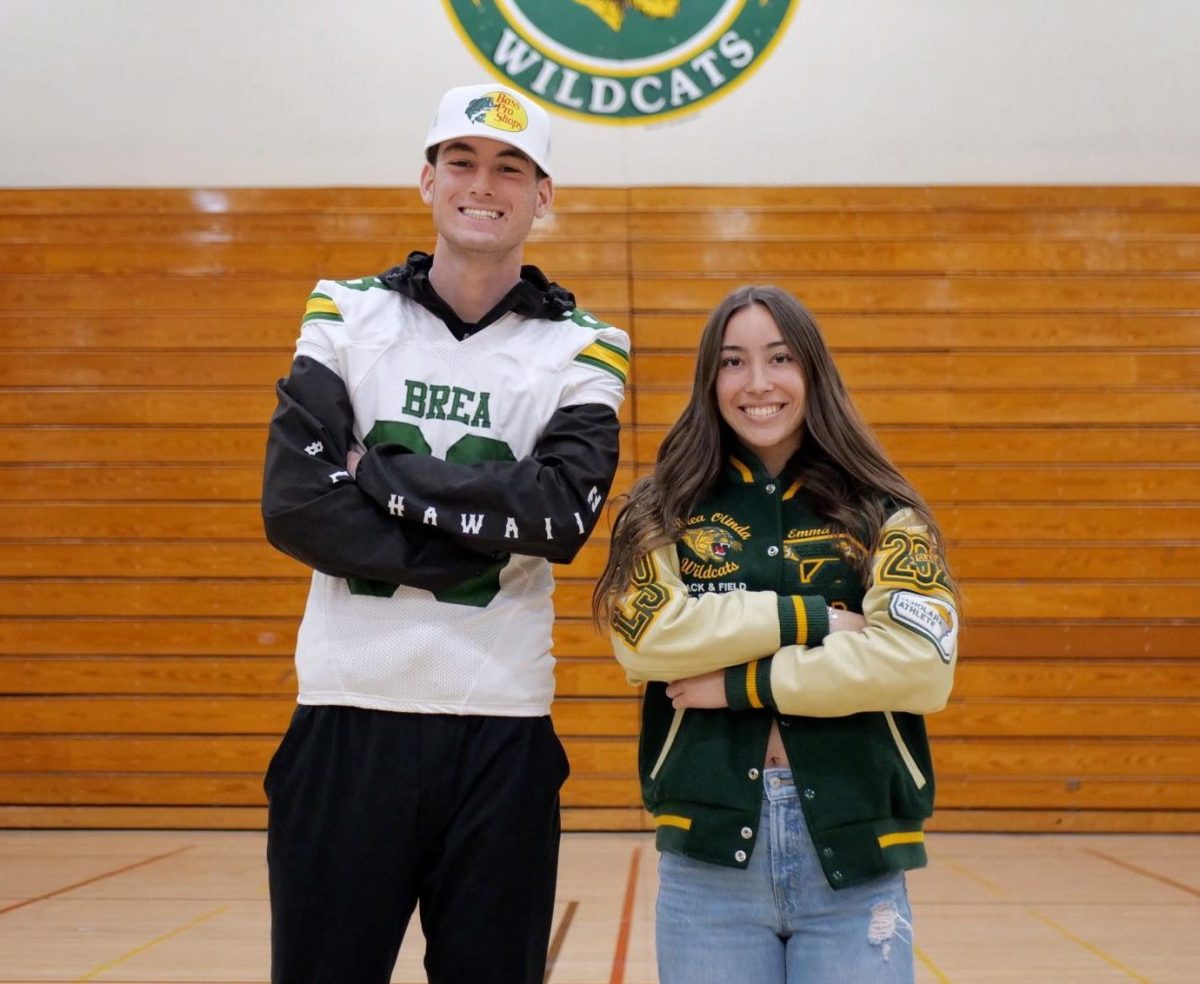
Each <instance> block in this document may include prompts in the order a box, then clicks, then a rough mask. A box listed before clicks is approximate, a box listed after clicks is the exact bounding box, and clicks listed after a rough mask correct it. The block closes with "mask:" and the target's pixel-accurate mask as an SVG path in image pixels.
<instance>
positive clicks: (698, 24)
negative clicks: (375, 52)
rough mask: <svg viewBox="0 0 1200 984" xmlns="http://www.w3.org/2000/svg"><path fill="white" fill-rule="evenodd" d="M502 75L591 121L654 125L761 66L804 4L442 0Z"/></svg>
mask: <svg viewBox="0 0 1200 984" xmlns="http://www.w3.org/2000/svg"><path fill="white" fill-rule="evenodd" d="M444 3H445V5H446V8H447V11H448V13H449V15H450V18H451V20H452V21H453V23H454V25H455V27H456V29H457V30H458V32H459V34H461V35H462V37H463V40H464V41H465V42H466V44H467V46H468V47H469V48H470V49H471V50H472V51H474V52H475V53H476V54H477V55H478V56H479V57H480V58H481V59H482V60H483V61H484V62H485V64H486V65H487V66H488V68H489V69H490V70H491V71H492V72H493V73H494V74H495V75H497V76H498V77H499V78H500V79H502V80H503V81H505V82H506V83H508V84H509V85H512V86H514V87H515V88H518V89H523V90H524V91H525V92H528V93H529V94H530V95H532V96H533V97H534V98H536V99H538V100H540V101H541V102H542V103H544V104H545V105H546V106H547V107H548V108H550V109H554V110H558V111H559V112H563V113H567V114H569V115H573V116H582V117H585V118H587V119H589V120H595V121H598V122H612V123H640V122H652V121H654V120H657V119H662V118H664V117H668V116H674V115H677V114H679V113H686V112H689V111H692V110H695V109H697V108H699V107H700V106H702V105H703V104H704V103H706V102H708V101H709V100H712V99H715V98H719V97H720V96H722V95H724V94H725V93H726V92H728V91H729V90H730V89H731V88H732V87H733V86H734V85H736V84H737V83H738V82H741V81H742V80H743V79H744V78H745V77H746V76H747V75H748V74H749V73H750V72H751V71H752V70H753V69H754V68H756V67H757V66H758V65H759V64H761V62H762V61H763V59H764V58H765V56H766V55H767V54H768V53H769V51H770V49H771V47H772V46H773V45H774V43H775V42H776V41H777V40H778V39H779V37H780V36H781V35H782V34H783V31H784V29H785V28H786V27H787V24H788V21H789V19H790V18H791V15H792V13H793V12H794V10H795V8H796V7H798V6H799V5H800V0H444Z"/></svg>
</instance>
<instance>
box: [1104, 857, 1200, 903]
mask: <svg viewBox="0 0 1200 984" xmlns="http://www.w3.org/2000/svg"><path fill="white" fill-rule="evenodd" d="M1083 850H1084V852H1085V853H1087V854H1091V855H1094V856H1095V857H1098V858H1103V859H1104V860H1105V861H1109V862H1111V863H1112V864H1115V865H1116V866H1117V867H1118V868H1125V869H1126V870H1128V871H1133V872H1136V873H1137V874H1139V875H1145V876H1146V877H1147V878H1153V879H1154V880H1155V881H1159V882H1162V883H1163V884H1164V885H1170V886H1171V887H1172V888H1177V889H1179V890H1180V891H1181V892H1187V893H1188V894H1189V895H1195V896H1197V897H1200V889H1195V888H1192V886H1191V885H1185V884H1184V883H1183V882H1177V881H1175V879H1174V878H1168V877H1167V876H1166V875H1160V874H1157V873H1156V872H1153V871H1148V870H1147V869H1145V868H1140V867H1138V866H1137V865H1136V864H1131V863H1130V862H1128V861H1122V860H1121V859H1120V858H1114V857H1113V856H1112V855H1109V854H1105V853H1104V852H1103V851H1097V850H1096V849H1095V848H1092V847H1085V848H1084V849H1083Z"/></svg>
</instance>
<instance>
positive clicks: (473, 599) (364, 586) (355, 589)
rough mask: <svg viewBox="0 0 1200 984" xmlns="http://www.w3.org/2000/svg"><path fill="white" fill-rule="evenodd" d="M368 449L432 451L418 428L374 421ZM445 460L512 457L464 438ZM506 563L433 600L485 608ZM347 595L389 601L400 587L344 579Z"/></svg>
mask: <svg viewBox="0 0 1200 984" xmlns="http://www.w3.org/2000/svg"><path fill="white" fill-rule="evenodd" d="M363 443H364V444H366V446H367V447H368V448H371V447H374V446H375V445H376V444H399V445H402V446H403V447H406V448H408V450H410V451H411V452H412V453H413V454H432V453H433V451H432V449H431V448H430V446H429V442H428V441H426V440H425V435H424V434H422V433H421V428H420V427H418V426H416V425H415V424H409V423H405V422H403V421H399V420H378V421H376V422H375V426H374V427H372V428H371V431H370V433H369V434H367V436H366V438H365V439H364V441H363ZM446 460H447V461H449V462H450V463H451V464H456V465H469V464H472V463H473V462H478V461H516V460H517V459H516V457H515V456H514V455H513V453H512V448H510V447H509V446H508V445H507V444H505V443H504V442H503V441H497V440H495V439H494V438H491V437H480V436H478V435H476V434H467V435H465V436H464V437H460V438H459V439H458V440H457V441H455V442H454V444H452V445H451V446H450V450H449V451H447V452H446ZM506 563H508V561H496V563H494V564H492V565H490V566H489V567H488V568H487V569H486V570H484V571H483V573H481V574H477V575H476V576H475V577H473V578H470V579H469V580H466V581H463V582H462V583H461V584H456V585H455V586H454V587H452V588H444V589H443V590H441V591H435V592H434V594H433V596H434V597H435V598H437V600H438V601H444V602H448V603H449V604H451V605H470V606H472V607H474V608H486V607H487V605H488V603H489V602H490V601H491V600H492V599H493V598H495V597H496V595H497V594H499V593H500V571H501V570H503V568H504V565H505V564H506ZM346 583H347V585H349V587H350V593H351V594H356V595H371V596H373V597H375V598H390V597H391V596H392V595H394V594H395V593H396V589H397V588H398V587H400V585H398V584H392V583H391V582H390V581H376V580H372V579H371V578H365V577H351V578H347V579H346Z"/></svg>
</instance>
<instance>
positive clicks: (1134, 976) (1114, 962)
mask: <svg viewBox="0 0 1200 984" xmlns="http://www.w3.org/2000/svg"><path fill="white" fill-rule="evenodd" d="M1029 913H1030V915H1033V916H1036V917H1037V918H1038V919H1040V920H1041V921H1042V922H1044V923H1045V924H1046V925H1047V926H1049V927H1051V928H1052V929H1056V930H1058V932H1060V933H1062V934H1063V936H1065V937H1066V938H1067V939H1069V940H1071V941H1072V942H1075V943H1078V944H1079V945H1080V946H1081V947H1083V948H1084V949H1085V950H1087V951H1088V953H1093V954H1095V955H1096V956H1097V957H1099V958H1100V959H1101V960H1103V961H1104V962H1105V963H1107V964H1109V965H1111V966H1113V967H1116V968H1117V970H1119V971H1121V972H1122V973H1124V974H1128V975H1129V978H1130V980H1135V981H1141V984H1150V978H1148V977H1143V976H1142V975H1141V974H1139V973H1138V972H1137V971H1135V970H1132V969H1131V968H1129V967H1126V966H1125V965H1124V964H1123V963H1121V961H1120V960H1118V959H1117V958H1116V957H1110V956H1109V955H1108V954H1107V953H1105V952H1104V951H1103V950H1101V949H1100V948H1099V947H1098V946H1093V945H1092V944H1091V943H1089V942H1088V941H1087V940H1085V939H1082V938H1081V937H1078V936H1076V935H1075V934H1074V933H1072V932H1071V931H1070V930H1069V929H1065V928H1064V927H1062V926H1060V925H1059V924H1058V923H1056V922H1055V921H1054V920H1053V919H1050V918H1049V917H1048V916H1044V915H1042V914H1041V913H1040V912H1038V911H1037V909H1030V910H1029Z"/></svg>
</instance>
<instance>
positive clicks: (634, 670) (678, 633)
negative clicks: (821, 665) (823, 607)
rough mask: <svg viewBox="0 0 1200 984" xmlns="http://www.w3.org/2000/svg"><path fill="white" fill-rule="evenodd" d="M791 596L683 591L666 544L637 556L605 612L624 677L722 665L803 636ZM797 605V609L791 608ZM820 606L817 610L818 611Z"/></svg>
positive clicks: (658, 676) (668, 675) (679, 674)
mask: <svg viewBox="0 0 1200 984" xmlns="http://www.w3.org/2000/svg"><path fill="white" fill-rule="evenodd" d="M798 601H799V599H792V598H791V597H789V596H780V595H777V594H775V592H773V591H728V592H722V593H717V592H714V593H711V594H709V593H706V594H701V595H698V596H692V595H690V594H689V592H688V589H687V586H686V585H685V584H684V583H683V580H682V578H681V577H680V575H679V559H678V556H677V555H676V552H675V545H674V544H667V545H666V546H664V547H660V548H659V549H657V550H655V551H653V552H652V553H650V554H647V555H646V556H644V557H642V558H641V559H640V560H639V561H638V564H637V567H636V569H635V571H634V576H633V583H632V585H631V586H630V588H629V591H627V592H626V594H625V596H624V597H623V598H622V599H621V601H620V603H619V604H618V605H617V607H616V609H615V610H614V612H613V616H612V620H611V627H610V628H611V631H610V637H611V640H612V647H613V652H614V654H615V655H616V657H617V659H618V660H619V661H620V663H621V665H622V666H624V667H625V672H626V674H627V676H628V677H629V682H630V683H643V682H645V681H647V680H661V681H667V682H670V681H672V680H679V679H681V678H683V677H689V676H695V675H697V674H699V673H708V672H710V671H712V670H720V669H724V668H726V667H728V666H735V665H737V664H739V663H746V662H749V661H750V660H754V659H759V658H761V657H763V656H768V655H770V654H771V653H773V652H775V651H776V650H777V649H778V648H779V646H780V645H782V644H785V643H786V642H788V641H794V640H796V639H804V638H806V637H807V636H806V633H805V632H804V631H799V632H798V628H799V629H802V626H800V625H799V620H802V619H804V617H805V612H804V609H803V606H800V605H798V604H796V602H798ZM797 613H798V615H797ZM822 614H823V612H822Z"/></svg>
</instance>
